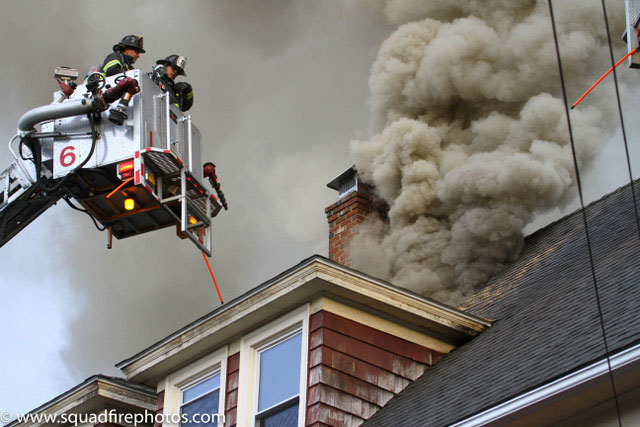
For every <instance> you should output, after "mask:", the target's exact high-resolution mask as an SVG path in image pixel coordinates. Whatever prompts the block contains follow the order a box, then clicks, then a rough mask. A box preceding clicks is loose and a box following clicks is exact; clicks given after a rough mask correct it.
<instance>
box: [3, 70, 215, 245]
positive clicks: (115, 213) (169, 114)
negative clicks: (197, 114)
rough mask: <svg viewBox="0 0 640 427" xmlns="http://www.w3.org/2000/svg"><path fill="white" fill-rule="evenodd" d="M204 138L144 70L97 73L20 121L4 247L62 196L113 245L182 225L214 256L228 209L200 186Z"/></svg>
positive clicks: (7, 185)
mask: <svg viewBox="0 0 640 427" xmlns="http://www.w3.org/2000/svg"><path fill="white" fill-rule="evenodd" d="M61 87H63V84H62V83H61ZM36 127H38V128H39V129H36ZM201 139H202V138H201V135H200V132H199V131H198V129H197V128H196V126H195V125H194V124H193V123H192V120H191V116H190V115H185V114H184V113H183V112H181V111H179V109H177V108H176V107H175V106H174V105H172V104H171V103H170V99H169V94H167V93H164V92H162V90H161V89H160V88H159V87H158V86H157V85H156V84H155V83H154V82H153V81H152V79H151V78H150V77H149V76H148V75H147V74H145V73H144V72H142V71H141V70H132V71H128V72H127V73H126V75H125V74H122V75H118V76H113V77H107V78H104V77H103V76H102V75H99V74H97V73H96V74H92V75H90V76H89V79H88V80H87V83H86V84H83V85H79V86H77V88H75V90H67V91H66V95H65V96H64V97H62V98H61V102H58V103H53V104H50V105H45V106H42V107H37V108H34V109H32V110H30V111H28V112H27V113H25V114H24V115H23V116H22V118H21V119H20V121H19V123H18V134H17V135H16V136H14V137H13V138H12V139H11V141H10V142H9V149H10V151H11V153H12V154H13V157H14V161H13V163H11V164H10V165H9V166H8V167H7V168H6V169H5V170H3V171H2V172H0V246H3V245H4V244H5V243H7V242H8V241H9V240H10V239H11V238H12V237H14V236H15V235H16V234H17V233H19V232H20V231H21V230H22V229H24V227H26V226H27V225H28V224H29V223H31V222H32V221H33V220H34V219H35V218H37V217H38V216H39V215H40V214H42V213H43V212H44V211H46V210H47V209H48V208H49V207H51V206H52V205H53V204H55V203H56V202H57V201H59V200H60V199H64V200H65V201H66V202H67V203H69V204H70V205H71V206H72V207H74V208H76V209H80V210H83V211H85V212H86V213H88V214H89V215H91V217H92V218H93V219H94V221H95V222H96V223H99V224H101V226H102V227H103V228H104V229H105V230H107V231H108V233H109V244H111V238H112V237H113V236H115V237H116V238H125V237H130V236H135V235H138V234H141V233H145V232H148V231H153V230H157V229H161V228H165V227H169V226H176V228H177V234H178V235H179V236H180V237H181V238H189V239H190V240H191V241H193V243H194V244H195V245H196V246H197V247H198V248H200V249H201V250H202V251H203V252H204V253H206V254H207V255H209V256H211V250H212V237H211V221H212V219H213V218H214V217H215V216H216V215H217V214H218V212H219V211H220V210H221V209H222V204H221V203H220V201H218V199H217V198H216V197H215V196H214V195H213V194H212V193H211V192H210V190H209V188H207V187H205V186H204V185H203V181H204V178H205V177H203V171H202V163H201ZM216 190H219V188H218V187H217V188H216ZM219 194H221V193H219Z"/></svg>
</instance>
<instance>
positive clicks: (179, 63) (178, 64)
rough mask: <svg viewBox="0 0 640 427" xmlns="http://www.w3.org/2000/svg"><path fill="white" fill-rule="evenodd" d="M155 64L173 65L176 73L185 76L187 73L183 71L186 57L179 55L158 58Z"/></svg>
mask: <svg viewBox="0 0 640 427" xmlns="http://www.w3.org/2000/svg"><path fill="white" fill-rule="evenodd" d="M156 64H161V65H165V66H166V65H171V66H172V67H174V68H175V69H176V70H177V71H178V74H180V75H181V76H186V75H187V73H185V72H184V69H185V67H186V66H187V58H186V57H184V56H180V55H169V56H167V57H166V58H165V59H158V60H157V61H156Z"/></svg>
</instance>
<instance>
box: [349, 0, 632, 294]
mask: <svg viewBox="0 0 640 427" xmlns="http://www.w3.org/2000/svg"><path fill="white" fill-rule="evenodd" d="M554 4H555V10H554V12H555V15H556V23H557V26H558V31H559V43H560V51H561V53H562V62H563V69H564V71H565V73H566V75H567V76H570V79H571V81H572V82H573V84H574V85H575V86H576V87H577V88H578V89H577V90H579V89H580V88H582V89H586V88H587V87H589V85H590V83H591V82H593V81H594V80H595V78H594V73H595V72H596V71H594V70H601V69H602V66H603V64H605V65H606V64H608V63H609V56H608V53H609V51H608V45H607V44H606V33H605V32H604V28H603V27H604V23H603V20H602V8H601V4H600V2H599V1H589V2H587V1H584V0H576V1H562V2H555V3H554ZM612 6H615V7H617V8H615V7H611V6H610V7H609V14H610V16H613V18H612V20H613V22H612V24H611V27H612V29H613V30H612V31H613V32H614V34H618V33H619V32H621V29H622V28H623V27H624V26H623V23H622V22H623V15H622V12H623V10H621V8H620V5H619V4H617V3H616V4H615V5H612ZM385 14H386V16H387V19H388V20H389V21H390V22H392V23H394V24H400V25H399V27H398V28H397V30H396V31H395V32H394V33H393V34H392V35H391V36H390V37H389V38H388V39H387V40H385V41H384V43H383V44H382V46H381V48H380V50H379V52H378V57H377V59H376V61H375V63H374V65H373V68H372V71H371V76H370V79H369V88H370V92H371V95H370V105H371V108H372V112H373V114H374V117H375V123H374V126H375V127H376V128H377V129H379V131H377V132H374V134H373V136H371V137H370V138H368V139H366V140H355V141H352V143H351V150H352V156H353V158H354V161H355V165H356V168H357V170H358V172H359V174H360V176H361V177H362V179H363V180H365V181H367V182H369V183H371V184H373V185H374V186H375V189H376V191H377V194H378V195H379V196H380V197H381V198H382V199H383V200H384V201H386V202H387V203H388V205H389V206H390V211H389V224H388V225H385V224H380V223H376V222H375V221H371V222H368V223H366V224H365V225H363V226H362V227H361V228H360V229H359V232H358V234H357V236H356V238H355V239H354V240H353V243H352V248H351V256H352V262H353V264H354V267H356V268H359V269H362V270H364V271H370V272H371V273H372V274H376V275H378V276H380V277H384V278H387V279H390V280H392V281H393V282H394V283H396V284H398V285H401V286H405V287H407V288H409V289H412V290H415V291H417V292H420V293H422V294H425V295H428V296H431V297H434V298H436V299H438V300H441V301H445V302H449V303H456V302H459V301H460V300H461V299H462V298H464V297H465V296H468V295H470V294H471V293H473V292H474V291H475V290H477V289H478V287H479V286H481V285H482V284H483V283H484V282H485V281H486V280H487V279H488V278H489V277H491V275H493V274H494V273H495V272H497V271H498V270H499V269H500V268H501V267H502V266H503V265H504V263H505V262H507V261H509V260H512V259H514V257H516V256H517V254H518V252H519V250H520V248H521V245H522V242H523V238H522V229H523V228H524V227H525V225H526V224H527V223H528V222H529V221H530V220H531V218H532V216H533V215H534V214H535V213H536V212H541V211H544V210H545V209H549V208H552V207H554V206H558V205H562V204H564V203H566V202H567V201H569V200H570V199H571V197H572V196H574V189H575V176H574V171H573V169H574V168H573V161H572V157H571V151H570V146H569V134H568V129H567V126H566V118H565V110H564V106H563V102H562V98H561V93H560V82H559V76H558V65H557V60H556V53H555V47H554V41H553V33H552V28H551V22H550V19H549V10H548V2H547V1H542V0H540V1H534V0H519V1H512V0H509V1H499V2H491V7H489V6H487V3H486V2H478V1H463V0H460V1H448V2H439V1H409V0H390V1H388V2H387V4H386V8H385ZM619 30H620V31H619ZM605 69H606V68H605ZM600 72H602V71H600ZM571 95H572V94H571V93H570V96H571ZM592 96H593V98H589V102H588V103H586V102H585V104H583V105H580V107H579V108H578V109H576V110H574V111H572V114H571V120H572V125H573V126H572V127H573V132H574V138H575V142H576V144H577V155H578V160H579V162H580V164H581V165H587V164H588V163H589V162H590V160H591V159H593V158H594V156H595V155H596V154H597V153H598V151H599V149H600V145H601V143H602V141H603V140H604V139H605V135H607V134H608V133H610V132H611V131H612V130H613V129H611V125H610V122H611V120H610V117H611V116H612V113H613V112H612V111H611V110H610V108H611V107H610V106H603V105H604V103H603V102H602V99H599V96H600V95H597V94H594V95H592ZM610 105H611V106H612V105H613V104H612V103H610Z"/></svg>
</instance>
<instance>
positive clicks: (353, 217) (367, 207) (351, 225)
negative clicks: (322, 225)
mask: <svg viewBox="0 0 640 427" xmlns="http://www.w3.org/2000/svg"><path fill="white" fill-rule="evenodd" d="M387 209H388V208H387V206H386V205H384V203H382V202H381V201H380V200H378V199H377V198H376V197H375V196H374V195H373V194H372V192H371V190H370V189H369V188H368V187H366V186H361V187H360V188H359V189H358V190H357V191H354V192H352V193H350V194H348V195H347V196H345V197H344V198H342V199H340V200H338V201H337V202H336V203H334V204H332V205H331V206H329V207H327V208H326V209H325V213H326V215H327V221H328V222H329V259H332V260H334V261H336V262H338V263H340V264H342V265H346V266H351V259H350V257H349V244H350V241H351V239H352V238H353V236H354V235H355V232H356V226H357V225H358V224H361V223H363V222H364V221H365V219H366V218H367V217H368V216H369V215H370V214H371V213H373V212H375V213H376V214H377V215H378V217H379V218H381V219H386V217H387Z"/></svg>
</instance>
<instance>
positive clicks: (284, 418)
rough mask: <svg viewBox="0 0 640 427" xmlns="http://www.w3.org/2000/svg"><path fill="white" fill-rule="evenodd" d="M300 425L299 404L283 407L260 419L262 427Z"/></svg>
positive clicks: (293, 426)
mask: <svg viewBox="0 0 640 427" xmlns="http://www.w3.org/2000/svg"><path fill="white" fill-rule="evenodd" d="M297 425H298V404H297V403H296V404H295V405H293V406H289V407H287V408H284V409H282V410H281V411H280V412H276V413H275V414H271V415H269V416H268V417H264V418H263V419H262V420H260V427H296V426H297Z"/></svg>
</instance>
